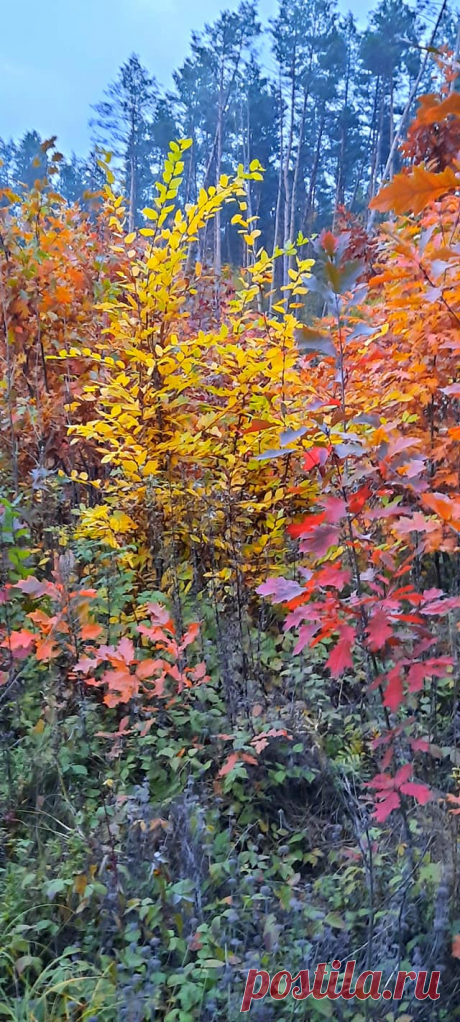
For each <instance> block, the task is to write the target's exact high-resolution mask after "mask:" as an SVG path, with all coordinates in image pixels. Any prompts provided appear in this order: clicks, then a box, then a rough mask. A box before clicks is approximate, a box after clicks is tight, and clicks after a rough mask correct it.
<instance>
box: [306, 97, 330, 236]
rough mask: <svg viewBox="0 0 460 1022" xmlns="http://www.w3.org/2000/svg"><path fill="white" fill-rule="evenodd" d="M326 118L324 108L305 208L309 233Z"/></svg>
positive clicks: (309, 231) (309, 232)
mask: <svg viewBox="0 0 460 1022" xmlns="http://www.w3.org/2000/svg"><path fill="white" fill-rule="evenodd" d="M325 119H326V117H325V110H324V109H323V110H322V111H321V120H320V122H319V130H318V139H317V142H316V149H315V158H314V160H313V167H312V171H311V177H310V186H309V189H308V197H307V202H306V208H305V230H306V232H307V235H308V234H311V228H312V225H313V207H314V201H315V189H316V180H317V177H318V167H319V158H320V151H321V141H322V137H323V131H324V123H325Z"/></svg>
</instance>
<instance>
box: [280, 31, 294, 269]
mask: <svg viewBox="0 0 460 1022" xmlns="http://www.w3.org/2000/svg"><path fill="white" fill-rule="evenodd" d="M295 59H296V46H295V44H294V49H293V52H292V64H291V74H292V87H291V116H290V122H289V133H288V139H287V146H286V158H285V161H284V170H283V177H284V244H285V246H286V245H287V243H288V241H289V240H290V238H289V228H290V223H291V194H292V193H291V187H290V184H289V165H290V162H291V153H292V142H293V138H294V117H295V94H296V77H295ZM288 270H289V256H286V255H285V256H284V259H283V283H284V284H287V282H288V280H289V273H288Z"/></svg>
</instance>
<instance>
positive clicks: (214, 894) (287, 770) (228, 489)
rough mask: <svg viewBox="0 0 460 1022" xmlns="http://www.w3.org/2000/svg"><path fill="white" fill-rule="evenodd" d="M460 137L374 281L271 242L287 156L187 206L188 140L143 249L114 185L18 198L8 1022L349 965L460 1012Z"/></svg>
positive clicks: (334, 245) (449, 127) (454, 125)
mask: <svg viewBox="0 0 460 1022" xmlns="http://www.w3.org/2000/svg"><path fill="white" fill-rule="evenodd" d="M459 119H460V99H459V97H458V95H457V93H455V92H452V91H450V81H449V80H448V81H447V85H446V87H445V89H444V92H443V94H442V95H441V96H436V95H429V96H425V97H423V98H422V101H421V103H420V109H419V113H418V117H417V120H416V121H415V123H414V124H413V126H412V128H411V131H410V133H409V138H408V142H407V145H408V146H410V147H412V150H411V152H410V154H409V155H410V156H411V158H412V161H413V162H412V163H411V165H409V166H407V167H406V168H405V169H404V170H403V171H402V172H401V173H400V174H397V175H396V176H395V177H394V178H393V180H392V182H391V183H390V184H389V185H387V186H386V187H385V188H384V189H382V191H381V192H380V194H379V196H377V198H376V199H374V200H373V205H374V207H375V209H376V210H377V211H382V212H389V213H390V217H391V218H390V220H389V221H388V222H385V223H383V224H382V225H381V226H380V228H379V231H378V234H377V236H376V237H375V238H374V239H373V241H372V245H370V246H368V249H367V250H368V251H370V250H371V252H372V263H371V265H365V263H364V262H363V261H362V260H361V259H358V258H357V257H356V249H357V248H362V238H361V237H360V236H358V237H356V236H354V235H353V232H347V233H345V234H342V235H340V236H339V235H335V234H333V233H332V232H324V233H322V234H321V235H320V236H319V237H317V238H316V239H311V240H310V241H308V242H307V240H306V239H305V238H304V237H303V236H302V235H301V234H299V235H298V236H297V238H296V240H295V243H294V242H289V243H288V244H287V245H285V246H284V248H283V249H282V250H281V249H280V250H278V249H276V250H275V253H274V255H269V254H268V253H267V252H266V250H265V249H264V248H263V247H262V248H261V247H260V243H259V238H260V234H259V229H258V227H257V220H256V219H255V218H254V216H253V215H252V214H251V212H250V204H249V201H248V195H249V193H250V190H251V187H252V184H253V182H256V183H257V182H258V181H259V179H260V177H261V176H262V168H261V166H260V164H259V163H258V162H257V161H256V160H254V161H253V162H251V164H250V166H249V167H248V168H246V169H245V168H244V166H243V165H241V166H240V167H239V168H238V170H237V173H236V175H235V176H234V177H229V176H227V175H225V174H223V175H221V176H220V177H219V180H218V181H217V183H216V185H211V186H209V187H208V188H207V189H206V190H205V189H202V190H201V191H200V192H199V194H198V196H197V201H196V202H194V203H187V204H186V205H185V207H184V208H182V207H181V205H180V204H179V203H178V195H179V194H180V189H181V185H182V178H183V171H184V159H183V156H184V154H185V153H186V152H187V151H188V149H189V140H180V141H178V142H174V143H171V146H170V151H169V154H168V158H167V160H166V163H165V167H164V172H163V176H162V180H161V181H160V182H159V183H158V185H157V197H156V199H155V201H154V202H153V203H152V205H151V206H150V207H147V208H146V210H145V218H146V226H145V227H142V228H141V229H140V230H139V231H136V232H135V231H128V232H126V205H125V202H124V200H123V197H122V196H121V195H117V194H116V191H115V190H114V188H113V186H114V178H113V174H112V171H111V169H110V166H109V163H108V162H106V164H105V165H104V172H105V174H106V178H107V184H106V185H105V186H104V203H103V208H102V212H101V213H100V214H99V215H98V217H97V218H96V219H94V217H92V216H90V215H89V214H81V213H80V214H78V213H77V211H76V210H75V209H71V210H69V208H68V207H67V205H66V204H65V203H63V202H62V201H61V199H60V197H59V196H58V195H57V194H55V193H53V192H52V191H51V190H50V188H49V187H48V184H47V183H45V182H43V181H38V183H37V185H36V186H35V187H33V188H32V189H31V190H30V192H29V193H27V194H26V195H23V196H21V195H18V194H16V193H13V192H11V191H10V190H9V189H6V190H5V191H4V193H3V196H2V198H3V205H2V211H1V217H2V226H1V253H0V259H1V274H2V294H1V302H2V324H3V336H2V342H1V343H2V349H1V357H2V359H3V384H2V391H1V409H0V410H1V419H0V429H1V435H2V460H1V466H0V468H1V481H2V491H3V496H2V503H1V523H0V525H1V531H0V548H1V568H2V578H1V589H0V620H1V630H2V635H1V641H0V651H1V661H2V663H1V676H0V681H1V689H0V697H1V712H2V724H1V732H0V742H1V755H2V760H3V764H4V771H3V778H2V782H1V787H0V799H1V811H2V820H1V828H2V830H1V839H2V860H1V865H0V871H1V872H0V875H1V885H2V898H1V906H0V922H1V927H0V929H1V947H0V956H1V962H2V966H1V968H0V989H1V1003H0V1012H1V1013H2V1014H3V1017H5V1018H10V1019H15V1020H20V1019H26V1018H27V1019H34V1020H37V1022H48V1020H52V1019H67V1020H71V1022H77V1020H78V1022H80V1020H86V1022H89V1020H94V1019H95V1018H97V1019H101V1020H104V1019H106V1020H107V1022H109V1020H115V1019H126V1020H130V1022H135V1020H138V1022H142V1020H144V1019H154V1018H155V1019H161V1020H162V1022H194V1020H203V1022H213V1020H216V1019H217V1018H219V1017H226V1018H228V1019H233V1018H235V1017H236V1016H237V1015H238V1013H239V1008H240V1004H241V996H242V990H243V979H244V975H245V972H246V971H247V969H248V968H250V967H262V968H267V969H268V970H269V971H273V966H274V964H275V963H276V964H277V967H278V968H281V967H284V966H286V967H287V965H288V967H289V968H290V970H291V972H293V973H295V972H296V971H298V969H300V968H305V967H306V966H307V965H308V966H309V967H310V968H311V967H314V966H315V965H316V964H317V963H318V962H324V961H327V962H328V963H331V962H332V961H333V960H335V959H339V960H340V961H343V962H345V961H346V960H347V959H348V958H350V957H356V958H358V959H359V961H360V963H361V964H362V967H363V968H366V967H367V968H370V967H372V968H381V969H382V970H383V971H384V973H385V975H386V976H387V977H388V978H390V977H391V975H392V974H393V973H394V972H397V971H398V970H400V969H404V968H407V969H410V968H414V969H415V970H417V971H419V970H420V969H424V970H428V971H430V970H432V969H440V970H441V973H442V980H441V991H442V996H441V1001H440V1002H438V1005H433V1004H431V1003H430V1004H427V1003H426V1002H416V1001H415V1000H414V998H413V996H412V994H411V989H410V986H409V985H408V987H407V992H406V995H405V997H404V999H403V1000H402V1001H401V1002H400V1003H399V1002H398V1003H396V1002H395V1005H394V1006H392V1007H391V1009H388V1002H386V1003H385V1005H383V1006H380V1005H377V1006H372V1011H373V1017H375V1018H382V1019H391V1020H394V1022H396V1020H399V1022H402V1020H403V1019H404V1020H406V1022H407V1020H409V1019H421V1020H422V1019H425V1018H426V1019H428V1018H429V1019H433V1018H434V1017H437V1018H439V1019H448V1018H449V1019H451V1018H455V1017H456V1012H457V1013H458V1009H457V1008H456V1006H455V1005H456V1000H457V998H458V971H457V968H456V958H455V957H452V955H451V950H452V939H453V938H455V936H456V934H457V933H458V930H459V929H460V922H459V909H458V825H457V815H458V809H456V808H455V806H457V805H458V803H459V796H458V794H457V792H458V781H459V777H460V775H459V771H458V766H459V763H458V751H457V734H458V720H459V718H458V654H459V648H458V644H459V640H458V624H459V613H458V612H459V609H460V588H459V578H460V575H459V544H458V533H459V530H460V485H459V484H460V480H459V460H458V441H459V438H460V412H459V409H460V405H459V396H460V382H459V381H458V363H457V357H458V349H459V346H460V333H459V325H460V287H459V269H458V267H459V233H458V224H459V219H460V216H459V194H458V192H459V186H460V173H459V165H458V162H457V160H456V157H455V156H453V155H452V153H453V144H452V142H451V139H452V137H453V136H454V137H456V133H458V124H459ZM430 125H431V126H435V127H436V131H434V128H433V132H432V133H430V132H429V133H428V135H427V131H426V129H427V126H430ZM422 139H423V143H422ZM422 144H423V160H420V147H421V145H422ZM223 209H225V210H227V211H228V215H229V217H230V219H231V220H232V221H233V227H234V230H235V231H236V232H239V233H240V234H241V238H242V239H243V241H244V243H245V246H246V250H247V256H246V258H245V260H244V269H243V270H242V271H241V274H240V275H239V277H238V279H237V280H235V279H234V278H233V277H232V275H231V272H230V271H228V273H225V272H224V273H223V275H222V278H219V277H217V278H216V276H215V275H214V274H210V273H209V272H208V271H206V269H204V268H203V266H202V264H201V263H200V262H198V261H197V260H196V252H197V248H196V245H197V240H198V239H199V237H200V234H202V233H203V232H206V231H207V229H208V227H209V225H210V224H212V223H213V222H215V218H216V216H217V215H218V214H219V213H220V211H222V210H223ZM277 260H282V261H283V264H284V265H285V266H287V270H288V273H287V282H286V283H285V284H284V285H282V286H281V288H276V289H275V288H274V286H273V281H274V279H275V278H276V269H275V267H276V261H277ZM307 292H310V293H312V294H314V295H315V296H316V298H317V302H318V306H320V307H322V309H323V315H322V317H321V319H320V320H317V321H315V322H308V323H307V322H305V296H306V294H307ZM457 946H458V941H457V942H455V941H454V945H453V948H454V951H455V949H456V947H457ZM338 1005H340V1007H339V1006H338ZM295 1007H296V1005H295V1004H294V1008H295ZM294 1008H293V1007H292V1004H291V1005H289V1007H288V1006H287V1002H286V1004H283V1003H280V1004H278V1005H274V1004H270V1003H268V1004H267V1003H265V1002H264V1003H263V1004H261V1005H254V1006H253V1008H252V1010H253V1014H254V1015H255V1016H256V1017H263V1018H266V1019H270V1018H272V1017H273V1018H274V1017H276V1018H278V1019H283V1020H285V1022H288V1019H290V1018H292V1013H293V1010H294ZM308 1010H309V1013H310V1014H309V1018H311V1019H312V1022H313V1020H316V1019H317V1018H318V1019H320V1018H322V1017H323V1018H324V1017H331V1018H332V1017H336V1016H335V1014H334V1013H335V1012H336V1011H338V1012H339V1013H340V1014H339V1015H338V1016H337V1017H340V1018H341V1019H343V1020H350V1022H363V1020H366V1019H367V1018H368V1017H369V1010H370V1008H369V1002H368V1001H365V1003H364V1004H361V1003H355V1002H347V1003H344V1004H343V1005H342V1004H341V1002H334V1004H332V1003H331V1002H330V1001H327V1000H318V1001H317V1002H315V1003H312V1004H311V1005H310V1004H309V1006H308ZM435 1011H436V1012H437V1015H435V1014H434V1012H435ZM379 1012H380V1014H379Z"/></svg>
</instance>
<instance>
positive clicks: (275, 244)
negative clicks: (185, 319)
mask: <svg viewBox="0 0 460 1022" xmlns="http://www.w3.org/2000/svg"><path fill="white" fill-rule="evenodd" d="M279 104H280V163H279V173H278V194H277V196H276V211H275V229H274V234H273V256H274V255H275V252H276V249H277V247H278V238H279V233H280V223H281V200H282V194H283V157H284V138H283V93H282V89H281V69H280V83H279ZM276 267H277V263H276V261H275V262H274V265H273V280H272V288H271V294H270V302H269V314H270V316H271V314H272V308H273V299H274V290H275V284H276V280H275V278H276Z"/></svg>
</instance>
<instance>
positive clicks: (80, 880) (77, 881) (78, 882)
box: [73, 873, 88, 894]
mask: <svg viewBox="0 0 460 1022" xmlns="http://www.w3.org/2000/svg"><path fill="white" fill-rule="evenodd" d="M87 885H88V877H87V876H86V873H77V875H76V876H74V878H73V888H74V891H75V894H84V893H85V891H86V888H87Z"/></svg>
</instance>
